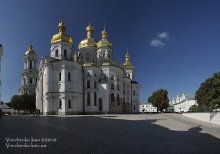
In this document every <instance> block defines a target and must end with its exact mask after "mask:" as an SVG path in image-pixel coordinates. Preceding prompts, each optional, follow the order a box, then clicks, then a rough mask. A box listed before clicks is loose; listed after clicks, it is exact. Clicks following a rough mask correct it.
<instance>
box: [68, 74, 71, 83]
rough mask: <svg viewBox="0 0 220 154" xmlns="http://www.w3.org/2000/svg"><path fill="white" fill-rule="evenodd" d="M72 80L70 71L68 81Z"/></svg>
mask: <svg viewBox="0 0 220 154" xmlns="http://www.w3.org/2000/svg"><path fill="white" fill-rule="evenodd" d="M70 80H71V74H70V72H69V73H68V81H70Z"/></svg>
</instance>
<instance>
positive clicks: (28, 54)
mask: <svg viewBox="0 0 220 154" xmlns="http://www.w3.org/2000/svg"><path fill="white" fill-rule="evenodd" d="M25 56H26V57H33V58H34V57H36V56H37V55H36V53H35V51H34V50H33V46H32V44H31V43H30V44H29V47H28V50H27V51H26V52H25Z"/></svg>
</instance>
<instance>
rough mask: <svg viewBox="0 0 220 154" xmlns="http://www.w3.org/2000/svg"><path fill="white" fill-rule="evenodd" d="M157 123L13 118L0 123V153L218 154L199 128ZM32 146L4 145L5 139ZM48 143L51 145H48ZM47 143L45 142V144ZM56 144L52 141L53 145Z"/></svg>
mask: <svg viewBox="0 0 220 154" xmlns="http://www.w3.org/2000/svg"><path fill="white" fill-rule="evenodd" d="M156 121H157V120H156V119H155V120H141V121H130V120H119V119H110V118H101V117H95V116H94V117H92V116H91V117H73V118H69V117H68V118H65V117H62V118H59V117H25V116H22V117H17V116H8V117H4V118H1V119H0V129H1V137H0V143H1V146H0V153H4V154H7V153H16V154H17V153H22V154H23V153H100V154H107V153H126V154H128V153H134V154H138V153H178V154H179V153H209V154H210V153H212V154H213V153H219V151H220V140H219V139H217V138H215V137H213V136H211V135H209V134H205V133H201V132H200V131H201V130H202V128H201V127H200V126H197V127H193V128H190V129H189V130H188V131H173V130H169V129H167V128H165V127H162V126H159V125H156V124H154V122H156ZM25 137H26V138H31V137H32V138H34V139H36V140H37V139H39V141H36V142H13V141H10V142H7V141H6V138H7V139H8V138H12V139H16V138H20V139H24V138H25ZM48 139H51V140H53V141H51V142H49V141H48ZM45 140H47V142H46V141H45ZM55 140H56V141H55ZM6 143H7V144H10V145H13V144H17V143H18V144H25V143H26V144H31V143H32V144H37V145H46V147H45V148H36V147H35V148H33V147H32V148H31V147H29V148H24V147H22V148H21V147H20V148H12V147H11V148H7V146H6Z"/></svg>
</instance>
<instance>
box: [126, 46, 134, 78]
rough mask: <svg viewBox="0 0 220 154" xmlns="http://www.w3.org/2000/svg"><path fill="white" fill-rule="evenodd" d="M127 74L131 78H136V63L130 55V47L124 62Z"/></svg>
mask: <svg viewBox="0 0 220 154" xmlns="http://www.w3.org/2000/svg"><path fill="white" fill-rule="evenodd" d="M123 67H124V70H125V73H126V76H127V77H128V78H130V79H131V80H133V79H134V65H133V64H132V63H131V61H130V55H129V53H128V48H127V51H126V54H125V63H124V64H123Z"/></svg>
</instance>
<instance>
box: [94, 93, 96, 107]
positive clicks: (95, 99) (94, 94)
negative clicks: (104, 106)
mask: <svg viewBox="0 0 220 154" xmlns="http://www.w3.org/2000/svg"><path fill="white" fill-rule="evenodd" d="M96 104H97V94H96V92H94V105H96Z"/></svg>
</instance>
